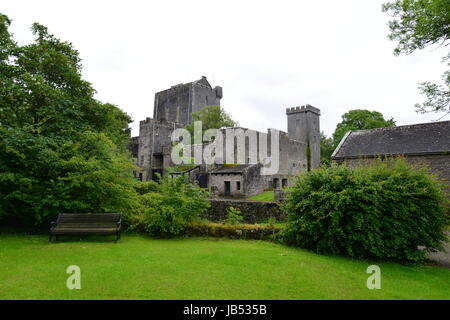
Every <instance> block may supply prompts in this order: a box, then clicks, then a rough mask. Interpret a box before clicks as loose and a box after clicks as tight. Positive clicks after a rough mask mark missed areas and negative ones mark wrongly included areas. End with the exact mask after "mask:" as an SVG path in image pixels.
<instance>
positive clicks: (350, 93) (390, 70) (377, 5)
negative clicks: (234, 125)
mask: <svg viewBox="0 0 450 320" xmlns="http://www.w3.org/2000/svg"><path fill="white" fill-rule="evenodd" d="M383 2H385V1H379V0H364V1H361V0H341V1H336V0H314V1H313V0H309V1H306V0H294V1H281V0H276V1H275V0H272V1H264V0H256V1H251V0H239V1H234V0H226V1H224V0H222V1H215V0H205V1H203V0H189V1H187V0H180V1H175V0H164V1H137V0H129V1H111V0H109V1H100V0H90V1H85V0H77V1H73V0H72V1H67V0H66V1H61V0H59V1H50V0H39V1H33V0H29V1H25V0H2V1H1V2H0V12H1V13H3V14H6V15H8V16H9V17H10V18H11V19H12V20H13V24H12V26H11V31H12V32H13V33H14V37H15V39H16V41H18V42H19V43H21V44H23V43H27V42H30V41H32V39H33V36H32V34H31V31H30V27H31V24H32V23H33V22H39V23H41V24H43V25H45V26H47V27H48V28H49V31H50V32H51V33H53V34H55V35H56V36H57V37H58V38H60V39H62V40H64V41H70V42H72V43H73V45H74V46H75V48H76V49H77V50H78V51H79V52H80V56H81V58H82V59H83V66H84V68H83V76H84V78H85V79H86V80H88V81H90V82H92V83H93V85H94V88H96V90H97V91H98V94H97V96H96V97H97V98H98V99H99V100H101V101H103V102H110V103H113V104H116V105H117V106H119V107H120V108H121V109H123V110H124V111H126V112H127V113H128V114H130V115H131V116H132V118H133V119H134V121H135V122H134V123H133V124H132V128H133V135H137V134H138V130H139V120H143V119H145V118H146V117H151V116H152V115H153V101H154V94H155V92H157V91H161V90H164V89H167V88H169V87H170V86H172V85H176V84H179V83H185V82H190V81H193V80H197V79H200V77H201V76H202V75H205V76H207V77H208V80H209V81H210V83H211V85H212V86H216V85H219V86H222V87H223V92H224V97H223V99H222V103H221V105H222V107H224V108H225V109H226V110H227V111H228V112H229V113H231V115H232V116H233V118H234V119H235V120H237V121H239V123H240V125H241V126H243V127H248V128H252V129H257V130H261V131H266V129H267V128H277V129H280V130H284V131H285V130H286V115H285V108H286V107H293V106H300V105H304V104H307V103H309V104H311V105H313V106H315V107H317V108H320V109H321V111H322V117H321V129H322V130H323V131H324V132H325V133H326V134H327V135H331V134H332V133H333V131H334V129H335V126H336V124H337V123H338V122H340V120H341V116H342V114H343V113H345V112H346V111H348V110H351V109H356V108H363V109H369V110H377V111H380V112H382V113H383V114H384V115H385V117H386V118H390V117H393V118H394V119H395V120H396V121H397V124H398V125H402V124H411V123H420V122H428V121H431V120H435V119H438V118H439V117H440V116H442V114H428V115H421V114H417V113H416V112H415V111H414V104H415V103H416V102H421V101H422V100H423V99H422V97H421V96H420V95H419V93H418V90H417V85H418V83H419V82H422V81H428V80H429V81H439V80H440V76H441V74H442V73H443V71H444V70H445V65H443V64H442V63H441V62H440V61H441V57H442V56H444V55H445V52H444V51H443V48H442V49H438V50H432V49H425V50H423V51H421V52H416V53H414V54H412V55H410V56H404V55H403V56H400V57H396V56H394V55H393V48H394V47H395V44H394V43H393V42H391V41H389V40H388V39H387V34H388V27H387V25H386V23H387V21H388V20H389V17H388V16H387V15H386V14H385V13H383V12H381V5H382V3H383ZM443 120H448V117H447V118H444V119H443Z"/></svg>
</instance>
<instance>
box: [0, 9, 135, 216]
mask: <svg viewBox="0 0 450 320" xmlns="http://www.w3.org/2000/svg"><path fill="white" fill-rule="evenodd" d="M10 23H11V21H10V20H9V19H8V17H6V16H5V15H1V14H0V220H1V219H3V220H4V222H5V220H9V221H10V220H14V221H16V222H17V223H19V224H21V225H42V224H44V225H45V224H46V223H48V221H49V220H51V219H53V218H55V216H56V215H57V214H58V213H59V212H62V211H66V212H105V211H122V210H127V209H129V208H131V207H132V206H133V205H134V201H135V200H136V193H135V191H134V188H133V186H134V178H133V175H132V172H133V169H134V166H133V165H132V163H131V157H130V155H129V153H128V152H127V151H126V145H127V143H128V140H129V135H130V130H129V127H128V124H129V123H130V122H131V119H130V117H129V116H128V115H127V114H125V113H124V112H123V111H121V110H120V109H118V108H117V107H115V106H114V105H111V104H104V103H101V102H99V101H97V100H95V99H94V93H95V90H94V88H93V87H92V85H91V84H90V83H89V82H87V81H85V80H83V79H82V78H81V69H82V67H81V63H80V58H79V56H78V52H77V51H76V50H75V49H74V48H73V47H72V45H71V44H70V43H68V42H62V41H60V40H58V39H56V38H55V37H54V36H53V35H51V34H49V33H48V31H47V28H45V27H44V26H42V25H39V24H33V26H32V32H33V34H34V35H35V36H36V39H35V41H34V42H33V43H31V44H28V45H23V46H20V45H18V44H17V43H16V42H14V40H13V39H12V36H11V34H10V33H9V31H8V28H9V26H10Z"/></svg>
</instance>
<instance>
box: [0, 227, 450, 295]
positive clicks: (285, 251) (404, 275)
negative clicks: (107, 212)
mask: <svg viewBox="0 0 450 320" xmlns="http://www.w3.org/2000/svg"><path fill="white" fill-rule="evenodd" d="M111 239H112V237H111V238H109V237H104V238H89V239H85V240H84V241H79V240H78V239H70V238H66V239H60V241H59V242H57V243H53V244H49V243H48V242H47V237H46V236H25V235H12V234H6V235H5V234H3V235H0V299H449V298H450V270H448V269H445V268H439V267H431V266H402V265H399V264H394V263H381V264H379V265H380V267H381V273H382V277H381V286H382V289H381V290H369V289H367V287H366V279H367V277H368V276H369V275H368V274H366V268H367V267H368V266H369V265H370V264H372V263H370V262H364V261H355V260H350V259H346V258H342V257H328V256H321V255H317V254H314V253H310V252H308V251H304V250H300V249H295V248H289V247H285V246H282V245H277V244H274V243H270V242H263V241H244V240H224V239H203V238H193V239H178V240H153V239H149V238H146V237H143V236H139V235H128V234H125V235H123V238H122V240H121V241H120V242H119V243H118V244H115V243H114V242H113V241H111ZM69 265H78V266H79V267H80V268H81V290H69V289H67V288H66V279H67V277H68V276H69V275H68V274H66V268H67V267H68V266H69Z"/></svg>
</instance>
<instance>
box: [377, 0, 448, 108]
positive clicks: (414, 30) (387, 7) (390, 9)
mask: <svg viewBox="0 0 450 320" xmlns="http://www.w3.org/2000/svg"><path fill="white" fill-rule="evenodd" d="M383 11H384V12H387V13H388V14H389V15H391V16H392V17H393V20H391V21H390V22H389V28H390V34H389V39H391V40H393V41H396V42H397V43H398V45H397V48H395V50H394V53H395V54H396V55H399V54H400V53H406V54H410V53H412V52H414V51H416V50H417V49H424V48H425V47H428V46H431V45H439V46H441V45H445V46H448V44H449V42H448V41H449V37H450V1H448V0H396V1H393V2H389V3H386V4H384V5H383ZM445 61H447V66H450V52H449V53H448V54H447V56H446V57H444V58H443V62H445ZM442 79H443V81H444V84H442V85H438V84H434V83H431V82H423V83H421V84H420V86H419V89H420V91H421V92H422V94H424V95H425V97H426V100H425V101H424V102H423V103H422V104H416V109H417V111H418V112H422V113H425V112H432V111H434V112H438V111H447V110H448V111H450V110H449V107H450V70H447V71H446V72H445V73H444V74H443V76H442Z"/></svg>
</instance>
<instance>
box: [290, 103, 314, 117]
mask: <svg viewBox="0 0 450 320" xmlns="http://www.w3.org/2000/svg"><path fill="white" fill-rule="evenodd" d="M308 111H309V112H312V113H315V114H316V115H318V116H320V109H318V108H315V107H313V106H312V105H309V104H307V105H305V106H301V107H292V108H286V114H293V113H301V112H308Z"/></svg>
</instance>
